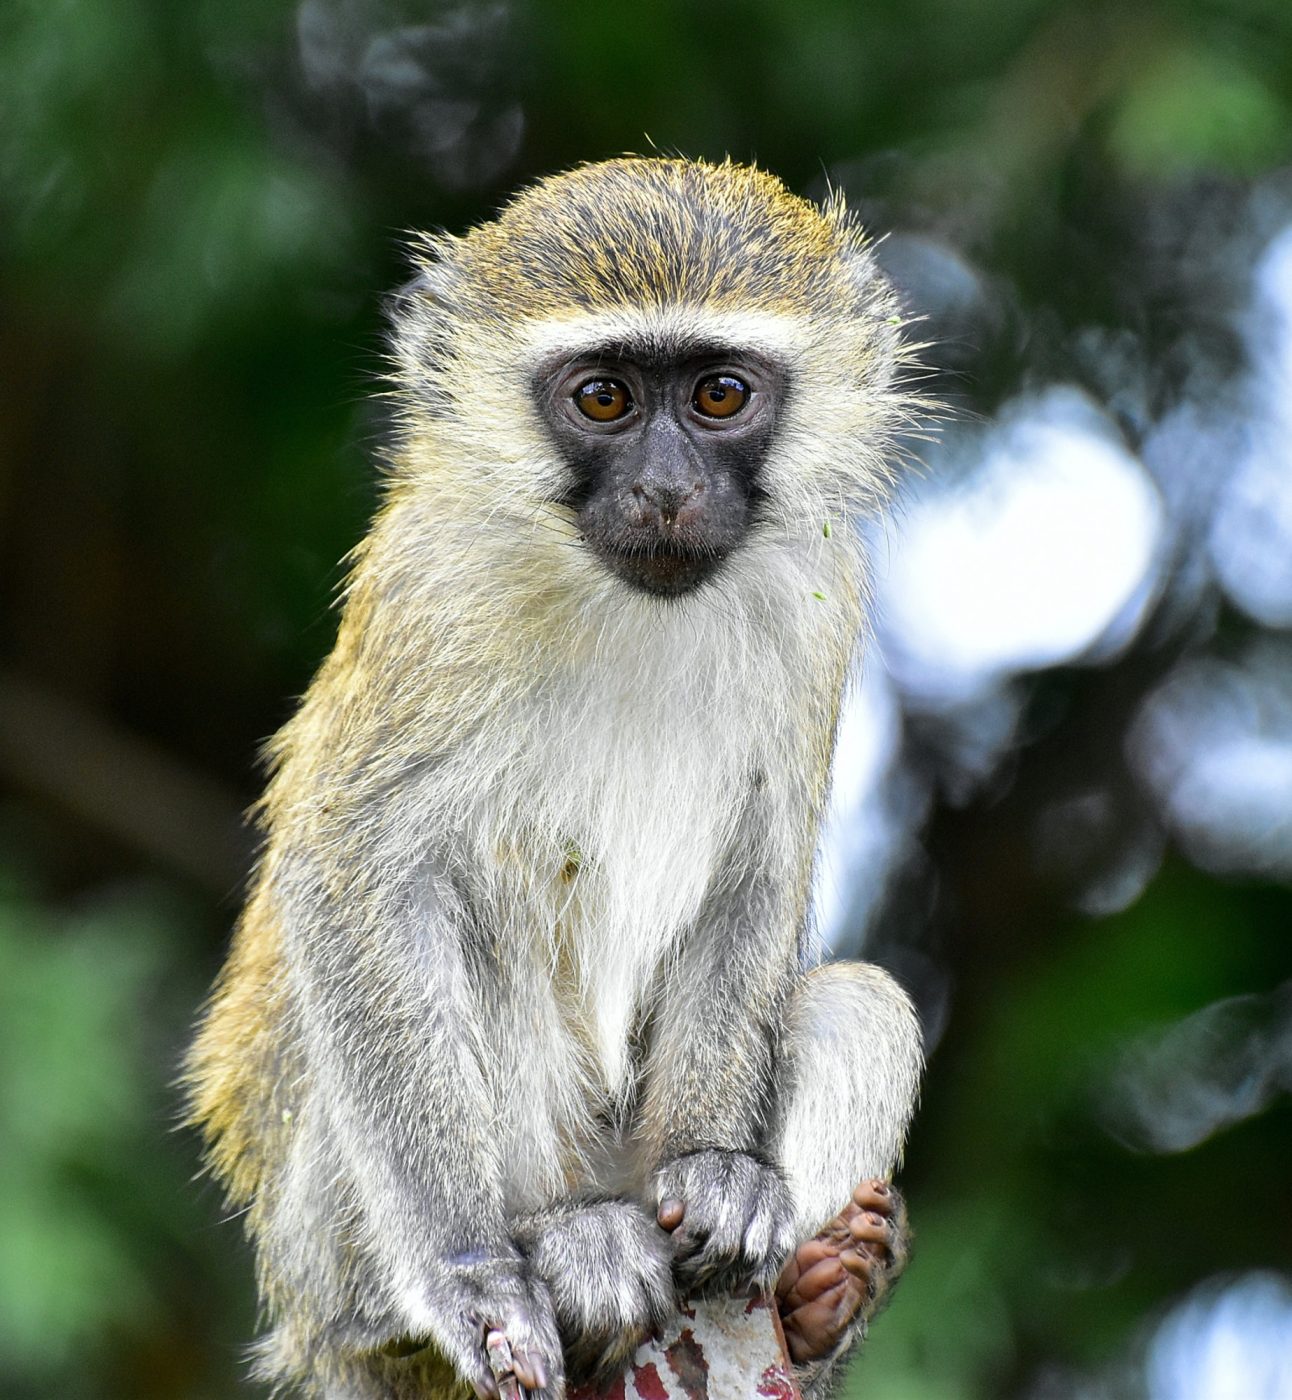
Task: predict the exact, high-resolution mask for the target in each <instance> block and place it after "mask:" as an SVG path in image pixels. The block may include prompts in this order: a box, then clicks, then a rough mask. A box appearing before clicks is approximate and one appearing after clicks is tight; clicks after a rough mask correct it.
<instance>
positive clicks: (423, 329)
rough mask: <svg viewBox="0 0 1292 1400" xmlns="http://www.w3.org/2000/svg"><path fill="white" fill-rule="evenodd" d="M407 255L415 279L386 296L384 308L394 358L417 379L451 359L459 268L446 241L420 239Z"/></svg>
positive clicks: (456, 311) (457, 307)
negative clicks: (450, 330)
mask: <svg viewBox="0 0 1292 1400" xmlns="http://www.w3.org/2000/svg"><path fill="white" fill-rule="evenodd" d="M411 251H412V264H413V268H414V275H413V276H412V278H410V279H409V281H407V282H405V283H404V284H403V286H402V287H398V288H396V290H395V291H393V292H391V293H390V294H389V296H387V298H386V303H385V310H386V315H387V317H388V318H389V321H390V331H391V344H392V348H393V349H394V352H395V356H396V358H397V359H398V360H399V362H400V363H401V364H402V365H403V367H404V369H405V371H406V372H409V373H411V374H413V375H415V376H419V377H420V376H425V375H429V374H434V373H435V371H436V370H438V369H441V368H443V366H444V364H445V362H446V361H447V359H448V357H449V327H450V325H451V324H452V322H453V320H454V318H455V316H456V315H457V314H458V312H459V309H460V308H459V305H458V297H457V295H456V289H457V281H458V270H457V266H456V264H455V261H454V258H453V255H452V249H451V247H450V240H449V239H447V238H440V239H433V238H429V237H422V238H419V239H418V240H417V242H416V243H415V244H414V245H413V248H412V250H411Z"/></svg>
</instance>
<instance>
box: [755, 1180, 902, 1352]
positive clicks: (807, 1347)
mask: <svg viewBox="0 0 1292 1400" xmlns="http://www.w3.org/2000/svg"><path fill="white" fill-rule="evenodd" d="M908 1243H909V1232H908V1229H907V1224H906V1206H905V1203H904V1202H903V1201H902V1198H901V1196H900V1194H899V1193H898V1192H897V1190H896V1188H895V1187H893V1186H891V1185H889V1183H887V1182H885V1181H881V1180H879V1179H878V1178H874V1179H872V1180H870V1181H863V1182H862V1183H861V1185H860V1186H858V1187H856V1189H855V1190H854V1191H853V1193H852V1200H851V1201H850V1202H849V1203H848V1205H847V1206H845V1207H844V1209H843V1210H842V1211H840V1212H839V1214H838V1215H836V1216H835V1217H834V1218H833V1219H832V1220H830V1221H829V1222H828V1223H827V1224H826V1225H825V1227H824V1228H823V1229H821V1230H820V1231H818V1232H817V1234H815V1235H814V1236H813V1237H812V1238H811V1239H810V1240H807V1241H805V1242H804V1243H803V1244H801V1245H799V1247H798V1248H797V1249H796V1250H795V1251H794V1253H793V1254H792V1255H791V1256H790V1260H789V1263H787V1264H786V1265H785V1268H784V1269H783V1270H782V1272H781V1276H780V1279H779V1281H778V1282H777V1285H776V1302H777V1306H778V1308H779V1309H780V1315H781V1326H782V1327H783V1328H784V1331H785V1341H786V1345H787V1346H788V1347H789V1353H790V1357H791V1359H792V1360H793V1361H795V1362H796V1363H797V1364H799V1365H806V1364H807V1363H809V1362H813V1361H823V1360H825V1359H826V1358H827V1357H829V1356H830V1355H831V1353H832V1352H833V1351H834V1350H835V1349H836V1348H837V1347H838V1346H840V1345H841V1344H843V1343H846V1342H847V1340H848V1334H849V1331H850V1329H851V1328H853V1327H857V1326H864V1325H865V1324H866V1323H867V1322H868V1321H869V1320H870V1318H871V1317H873V1316H874V1314H875V1312H876V1311H877V1309H878V1308H879V1306H880V1304H881V1303H882V1302H883V1300H884V1298H885V1296H886V1295H887V1293H888V1291H889V1289H890V1288H891V1287H892V1286H893V1284H894V1283H896V1281H897V1279H898V1277H899V1275H900V1274H901V1272H902V1269H903V1268H904V1267H905V1265H906V1256H907V1248H908Z"/></svg>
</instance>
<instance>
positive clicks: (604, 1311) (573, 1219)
mask: <svg viewBox="0 0 1292 1400" xmlns="http://www.w3.org/2000/svg"><path fill="white" fill-rule="evenodd" d="M514 1230H515V1238H516V1241H517V1243H518V1244H519V1245H520V1246H521V1248H522V1249H523V1250H524V1251H525V1253H526V1255H527V1256H528V1259H529V1265H530V1268H531V1269H532V1270H533V1272H534V1273H535V1274H537V1275H538V1277H539V1278H541V1279H542V1280H543V1281H544V1282H545V1283H546V1284H547V1288H548V1291H549V1293H550V1294H551V1297H552V1303H553V1305H554V1306H555V1309H556V1321H557V1325H558V1327H559V1328H560V1333H561V1340H562V1342H563V1343H564V1344H565V1356H566V1362H567V1364H568V1366H569V1369H570V1374H571V1378H572V1379H574V1380H578V1381H583V1380H591V1379H595V1378H597V1377H599V1376H605V1375H608V1374H611V1373H613V1372H615V1371H618V1370H620V1369H622V1367H623V1366H624V1365H625V1364H626V1363H627V1361H628V1359H629V1358H630V1357H631V1356H632V1354H633V1352H634V1351H636V1350H637V1348H638V1346H640V1345H641V1343H642V1342H643V1341H644V1340H645V1338H646V1337H647V1336H649V1335H650V1334H651V1333H652V1332H654V1331H656V1330H657V1329H658V1328H659V1327H661V1326H662V1325H663V1323H664V1321H665V1319H666V1318H667V1317H668V1316H669V1314H670V1313H671V1312H672V1311H673V1275H672V1270H671V1267H670V1258H669V1241H668V1237H667V1236H666V1235H665V1234H664V1232H663V1231H662V1230H661V1229H660V1228H659V1226H658V1225H656V1223H655V1222H654V1220H652V1219H651V1217H650V1216H649V1215H648V1214H647V1212H646V1211H645V1210H644V1209H643V1208H642V1207H641V1206H640V1205H637V1204H635V1203H633V1202H629V1201H599V1202H596V1203H594V1204H587V1205H584V1204H580V1203H578V1202H574V1203H571V1204H568V1205H563V1206H558V1207H554V1208H553V1209H551V1210H550V1211H543V1212H540V1213H538V1214H535V1215H532V1216H528V1217H526V1218H525V1219H524V1220H521V1221H518V1222H517V1223H516V1225H515V1227H514Z"/></svg>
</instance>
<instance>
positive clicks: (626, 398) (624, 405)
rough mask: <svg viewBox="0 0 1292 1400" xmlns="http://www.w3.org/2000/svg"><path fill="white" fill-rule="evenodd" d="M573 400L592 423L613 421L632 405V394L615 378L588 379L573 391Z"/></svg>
mask: <svg viewBox="0 0 1292 1400" xmlns="http://www.w3.org/2000/svg"><path fill="white" fill-rule="evenodd" d="M574 402H575V404H576V405H577V407H578V410H579V412H580V413H581V414H583V416H584V417H585V418H591V419H592V421H593V422H594V423H613V422H614V421H615V419H616V418H622V417H623V416H624V414H626V413H627V412H628V411H629V409H631V408H632V406H633V400H632V395H631V394H630V393H629V392H628V390H627V389H626V388H625V387H624V386H623V385H622V384H621V383H620V382H619V381H618V380H617V379H589V380H588V381H587V383H585V384H580V385H579V387H578V388H577V389H576V390H575V391H574Z"/></svg>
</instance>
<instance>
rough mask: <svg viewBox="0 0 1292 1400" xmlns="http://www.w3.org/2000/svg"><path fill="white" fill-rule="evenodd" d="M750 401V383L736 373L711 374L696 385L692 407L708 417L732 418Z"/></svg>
mask: <svg viewBox="0 0 1292 1400" xmlns="http://www.w3.org/2000/svg"><path fill="white" fill-rule="evenodd" d="M748 402H749V385H748V384H746V383H745V381H744V380H743V379H737V378H736V376H735V375H734V374H711V375H710V376H709V377H708V378H707V379H702V380H700V382H699V383H698V384H697V385H696V386H695V395H694V397H693V398H692V399H691V407H692V408H694V409H695V411H696V412H697V413H702V414H703V415H704V416H705V417H706V418H730V417H732V416H733V415H734V414H737V413H739V412H740V410H741V409H742V408H744V406H745V405H746V404H747V403H748Z"/></svg>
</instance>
